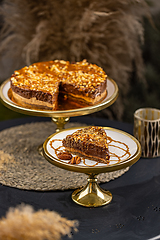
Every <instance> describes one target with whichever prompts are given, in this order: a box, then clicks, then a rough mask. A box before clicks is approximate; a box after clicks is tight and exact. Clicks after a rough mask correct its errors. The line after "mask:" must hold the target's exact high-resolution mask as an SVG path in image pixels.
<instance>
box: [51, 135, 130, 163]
mask: <svg viewBox="0 0 160 240" xmlns="http://www.w3.org/2000/svg"><path fill="white" fill-rule="evenodd" d="M107 140H108V147H113V148H115V149H120V150H121V151H122V154H121V155H118V154H116V153H115V152H111V151H110V150H109V155H110V157H114V158H115V159H114V160H113V159H112V160H111V159H110V160H109V162H111V161H117V163H119V162H121V161H124V160H126V159H128V158H129V157H130V156H131V153H130V151H129V147H128V145H127V144H126V143H124V142H121V141H117V140H114V139H112V138H111V137H108V136H107ZM56 141H60V142H62V139H53V140H52V141H50V143H49V145H50V147H51V148H52V149H54V151H55V154H56V156H57V158H58V159H59V157H58V153H59V152H62V153H63V151H64V152H66V150H64V147H63V146H62V145H60V146H58V147H57V148H55V147H54V146H53V143H54V142H56ZM116 143H118V144H119V146H117V145H116ZM59 160H61V159H59ZM66 160H67V159H66ZM68 160H69V159H68ZM81 160H82V161H83V164H84V165H86V166H88V167H95V166H97V165H98V164H99V162H96V163H95V164H93V165H89V164H87V163H86V159H85V158H84V157H81ZM68 163H70V161H69V162H68ZM107 164H109V163H107Z"/></svg>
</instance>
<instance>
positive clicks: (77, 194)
mask: <svg viewBox="0 0 160 240" xmlns="http://www.w3.org/2000/svg"><path fill="white" fill-rule="evenodd" d="M72 200H73V201H74V202H76V203H77V204H79V205H82V206H84V207H100V206H103V205H106V204H108V203H110V202H111V200H112V194H111V193H110V192H109V191H105V190H103V189H102V188H100V186H99V185H98V184H97V178H96V176H95V175H90V176H89V177H88V183H87V185H86V186H85V187H83V188H81V189H77V190H75V191H74V192H73V193H72Z"/></svg>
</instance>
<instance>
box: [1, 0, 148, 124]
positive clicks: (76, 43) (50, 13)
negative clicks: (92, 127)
mask: <svg viewBox="0 0 160 240" xmlns="http://www.w3.org/2000/svg"><path fill="white" fill-rule="evenodd" d="M0 13H1V16H2V17H3V19H4V26H3V28H2V31H1V40H0V56H1V57H0V62H1V66H2V64H3V70H5V69H4V67H5V66H6V68H7V70H6V71H7V74H8V76H9V75H10V74H11V73H12V72H13V70H14V69H17V68H20V67H22V66H24V65H26V64H27V65H29V64H31V63H33V62H37V61H45V60H54V59H64V60H69V61H80V60H82V59H84V58H86V59H87V60H88V61H89V62H92V63H96V64H98V65H99V66H101V67H103V69H104V70H105V71H106V73H107V74H108V75H109V76H110V77H111V78H113V79H114V80H115V81H116V82H117V83H118V86H119V89H120V93H121V94H120V97H119V98H118V100H117V103H116V104H114V105H113V106H114V108H113V111H114V112H115V114H114V115H115V116H116V117H117V118H118V119H120V118H121V117H122V113H123V101H124V100H125V97H126V94H127V93H128V90H129V79H130V75H131V73H132V72H133V71H134V70H135V71H136V73H137V75H138V76H139V78H140V79H143V58H142V51H141V44H142V43H143V41H144V39H143V31H144V29H143V17H144V16H145V15H147V14H148V8H147V4H146V2H145V0H139V1H137V0H114V1H113V0H101V1H99V0H93V1H87V0H80V1H79V0H63V1H59V0H54V1H51V0H45V1H44V0H38V1H31V0H23V1H21V0H3V4H2V7H1V9H0ZM1 72H5V71H1ZM3 77H4V75H3ZM104 115H105V110H104ZM109 116H110V117H112V114H109Z"/></svg>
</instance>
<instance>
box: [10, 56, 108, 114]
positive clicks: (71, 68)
mask: <svg viewBox="0 0 160 240" xmlns="http://www.w3.org/2000/svg"><path fill="white" fill-rule="evenodd" d="M10 81H11V89H12V92H13V93H14V94H13V95H14V99H15V101H18V102H17V103H18V104H22V105H24V104H26V102H27V103H29V104H32V102H33V103H34V104H33V105H34V106H36V108H41V107H42V106H45V107H46V108H48V106H49V109H53V110H54V109H55V107H56V106H57V105H58V104H57V101H58V96H59V94H61V95H63V96H65V98H66V101H69V100H73V99H74V101H75V104H77V103H78V102H80V104H79V105H82V106H83V105H94V104H96V103H98V102H99V101H101V100H102V99H103V98H104V97H105V96H106V94H107V90H106V87H107V75H106V74H105V72H104V71H103V70H102V68H100V67H98V66H97V65H95V64H90V63H88V62H87V61H86V60H83V61H81V62H76V63H70V62H68V61H63V60H55V61H49V62H39V63H34V64H32V65H30V66H29V67H24V68H22V69H20V70H17V71H15V72H14V74H13V75H12V76H11V79H10ZM17 95H19V96H21V98H20V97H18V96H17ZM24 99H30V100H25V101H24ZM42 102H43V103H44V104H42Z"/></svg>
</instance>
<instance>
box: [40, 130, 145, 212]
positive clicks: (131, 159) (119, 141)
mask: <svg viewBox="0 0 160 240" xmlns="http://www.w3.org/2000/svg"><path fill="white" fill-rule="evenodd" d="M78 129H81V128H71V129H67V130H62V131H61V132H59V133H54V134H52V135H51V136H50V137H48V138H47V139H46V141H45V142H44V144H43V152H44V157H45V158H46V159H47V160H48V161H49V162H50V163H51V164H53V165H55V166H57V167H60V168H63V169H66V170H68V171H74V172H81V173H85V174H87V175H88V183H87V184H86V186H85V187H83V188H82V189H77V190H75V191H74V192H73V194H72V199H73V201H75V202H76V203H77V204H80V205H82V206H86V207H98V206H102V205H105V204H108V203H109V202H110V201H111V200H112V194H111V193H110V192H109V191H105V190H103V189H101V188H100V186H99V185H98V183H97V175H98V174H100V173H105V172H113V171H117V170H120V169H123V168H126V167H128V166H131V165H133V164H134V163H136V162H137V161H138V160H139V158H140V156H141V146H140V144H139V142H138V141H137V139H135V138H134V137H133V136H131V135H130V134H128V133H126V132H123V131H121V130H117V129H113V128H109V127H104V130H105V131H106V133H107V136H108V137H109V138H111V139H113V140H114V142H115V146H113V144H112V146H110V145H109V151H110V153H111V152H112V154H111V157H110V162H109V164H103V163H98V164H95V161H92V160H89V159H85V162H84V161H83V162H81V163H80V164H78V165H73V164H70V163H68V162H67V161H66V160H60V159H58V158H57V156H56V152H55V150H54V148H53V147H52V144H53V143H52V142H54V143H55V144H56V145H55V147H56V148H57V147H58V148H59V147H62V141H61V140H62V139H64V138H65V137H66V136H67V135H68V134H72V133H73V132H74V131H77V130H78ZM56 141H57V143H56ZM122 147H123V148H124V149H123V148H122ZM125 149H128V150H129V153H127V152H126V153H127V154H124V152H125V151H126V150H125ZM128 150H127V151H128ZM115 155H116V156H118V159H117V158H116V157H114V156H115ZM119 157H121V160H119V159H120V158H119Z"/></svg>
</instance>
